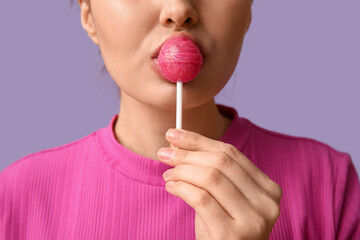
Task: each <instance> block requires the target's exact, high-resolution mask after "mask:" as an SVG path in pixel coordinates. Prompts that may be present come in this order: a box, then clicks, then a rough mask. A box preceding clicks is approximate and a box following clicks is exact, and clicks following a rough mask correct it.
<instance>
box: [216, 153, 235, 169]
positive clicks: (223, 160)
mask: <svg viewBox="0 0 360 240" xmlns="http://www.w3.org/2000/svg"><path fill="white" fill-rule="evenodd" d="M231 164H232V158H231V157H230V156H229V155H227V154H226V153H223V152H221V153H219V156H218V157H217V158H216V160H215V166H216V167H218V168H224V167H228V166H229V165H231Z"/></svg>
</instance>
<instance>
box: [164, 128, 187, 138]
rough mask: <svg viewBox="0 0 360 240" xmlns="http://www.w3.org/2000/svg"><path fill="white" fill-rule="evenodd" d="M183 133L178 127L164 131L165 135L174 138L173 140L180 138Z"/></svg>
mask: <svg viewBox="0 0 360 240" xmlns="http://www.w3.org/2000/svg"><path fill="white" fill-rule="evenodd" d="M183 135H184V132H183V131H181V130H180V129H169V130H168V131H167V133H166V136H168V138H171V139H174V140H180V139H181V138H182V137H183Z"/></svg>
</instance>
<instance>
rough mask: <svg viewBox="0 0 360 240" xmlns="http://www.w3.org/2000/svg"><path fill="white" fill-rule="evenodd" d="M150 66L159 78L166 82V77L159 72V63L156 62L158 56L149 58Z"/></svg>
mask: <svg viewBox="0 0 360 240" xmlns="http://www.w3.org/2000/svg"><path fill="white" fill-rule="evenodd" d="M151 67H152V69H153V70H154V71H155V72H156V73H157V75H158V76H159V77H160V78H161V79H163V80H165V81H167V82H168V80H167V79H166V77H165V76H164V75H163V74H162V72H161V69H160V65H159V62H158V58H152V59H151Z"/></svg>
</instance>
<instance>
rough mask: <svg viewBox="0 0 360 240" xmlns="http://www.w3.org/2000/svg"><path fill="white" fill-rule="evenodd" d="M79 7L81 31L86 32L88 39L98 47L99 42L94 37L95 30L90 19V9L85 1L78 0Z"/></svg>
mask: <svg viewBox="0 0 360 240" xmlns="http://www.w3.org/2000/svg"><path fill="white" fill-rule="evenodd" d="M78 1H79V5H80V17H81V25H82V27H83V29H84V30H85V31H86V32H87V34H88V36H89V38H90V39H91V40H92V41H93V42H94V43H95V44H96V45H99V40H98V37H97V35H96V30H95V26H94V21H93V17H92V12H91V9H90V7H89V5H88V3H87V2H86V1H83V0H78Z"/></svg>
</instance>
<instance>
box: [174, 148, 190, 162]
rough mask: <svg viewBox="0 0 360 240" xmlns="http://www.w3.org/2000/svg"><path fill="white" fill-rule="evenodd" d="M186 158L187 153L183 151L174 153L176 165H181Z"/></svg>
mask: <svg viewBox="0 0 360 240" xmlns="http://www.w3.org/2000/svg"><path fill="white" fill-rule="evenodd" d="M187 158H188V152H187V151H184V150H177V151H175V159H176V160H177V162H178V163H183V162H185V160H186V159H187Z"/></svg>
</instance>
